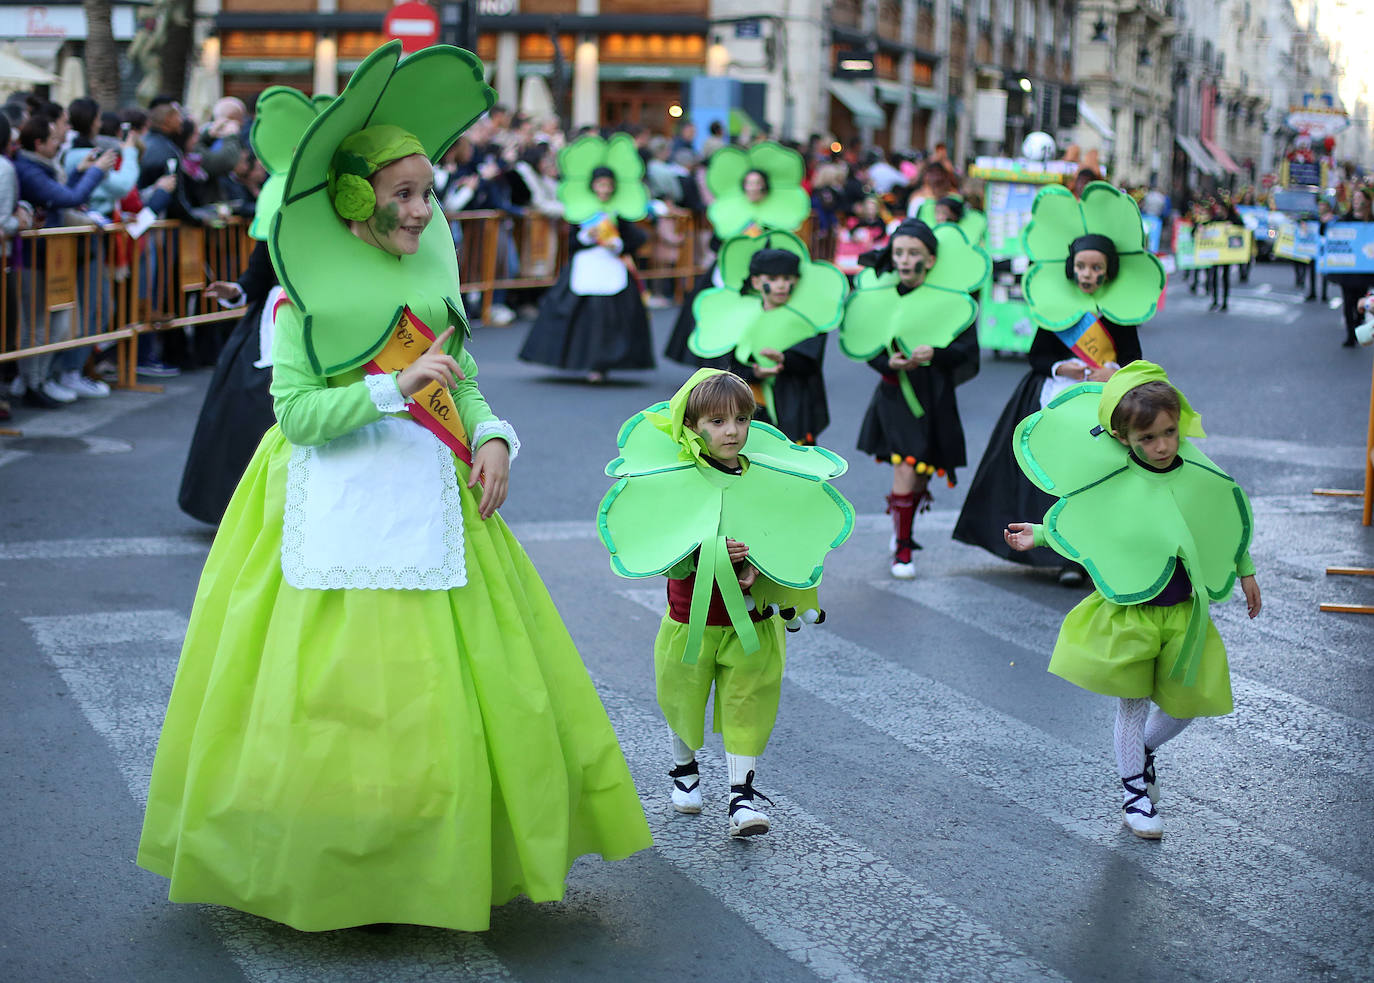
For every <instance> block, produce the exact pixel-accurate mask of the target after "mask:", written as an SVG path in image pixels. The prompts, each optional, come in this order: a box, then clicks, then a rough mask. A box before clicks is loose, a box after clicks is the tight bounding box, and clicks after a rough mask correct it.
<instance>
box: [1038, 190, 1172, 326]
mask: <svg viewBox="0 0 1374 983" xmlns="http://www.w3.org/2000/svg"><path fill="white" fill-rule="evenodd" d="M1088 233H1095V234H1097V235H1104V236H1107V237H1108V238H1110V239H1111V240H1112V242H1113V243H1114V244H1115V245H1116V251H1117V255H1118V257H1119V258H1120V261H1121V267H1120V269H1119V270H1118V272H1117V275H1116V276H1115V277H1114V278H1113V279H1112V280H1110V281H1109V282H1108V283H1106V284H1105V285H1103V286H1102V287H1100V288H1098V290H1097V292H1096V293H1094V294H1091V295H1089V294H1085V293H1083V291H1081V290H1079V289H1078V285H1077V284H1076V283H1074V282H1073V281H1072V280H1070V279H1069V278H1068V277H1067V276H1066V275H1065V263H1066V261H1067V260H1068V257H1069V245H1070V243H1072V242H1073V240H1075V239H1077V238H1078V237H1079V236H1082V235H1086V234H1088ZM1022 240H1023V244H1024V246H1025V249H1026V254H1027V255H1028V256H1029V257H1030V260H1031V266H1030V269H1029V270H1027V271H1026V275H1025V277H1024V279H1023V280H1022V289H1023V290H1024V292H1025V295H1026V302H1027V303H1028V304H1029V305H1030V311H1031V316H1032V317H1034V318H1035V320H1036V321H1038V322H1039V323H1041V324H1043V325H1045V326H1046V327H1049V328H1066V327H1068V326H1069V325H1071V324H1074V323H1076V322H1077V321H1078V320H1079V319H1080V318H1082V317H1083V315H1084V314H1088V313H1091V314H1094V315H1098V316H1101V317H1105V318H1107V319H1108V320H1110V321H1114V322H1116V323H1117V324H1142V323H1144V322H1145V321H1148V320H1149V319H1150V318H1151V317H1153V316H1154V313H1155V310H1156V309H1157V308H1158V305H1159V295H1160V293H1161V291H1163V289H1164V267H1163V265H1162V264H1161V263H1160V262H1159V259H1158V258H1157V257H1156V256H1154V254H1152V253H1150V252H1149V251H1148V249H1147V248H1146V243H1145V227H1144V224H1143V223H1142V222H1141V219H1140V206H1139V205H1137V204H1136V203H1135V199H1133V198H1132V197H1131V196H1130V195H1128V194H1126V193H1125V192H1123V191H1120V190H1118V189H1117V188H1115V187H1113V186H1112V185H1110V184H1108V183H1107V182H1106V181H1094V182H1092V183H1091V184H1089V185H1088V186H1087V188H1085V189H1084V191H1083V199H1082V201H1079V200H1078V199H1077V198H1075V197H1074V196H1073V193H1072V192H1071V191H1069V190H1068V189H1067V188H1065V187H1063V186H1062V185H1047V186H1046V187H1044V188H1041V189H1040V191H1039V192H1038V193H1037V194H1036V196H1035V202H1034V203H1033V204H1032V205H1031V220H1030V223H1029V224H1028V225H1027V226H1026V229H1025V232H1023V233H1022Z"/></svg>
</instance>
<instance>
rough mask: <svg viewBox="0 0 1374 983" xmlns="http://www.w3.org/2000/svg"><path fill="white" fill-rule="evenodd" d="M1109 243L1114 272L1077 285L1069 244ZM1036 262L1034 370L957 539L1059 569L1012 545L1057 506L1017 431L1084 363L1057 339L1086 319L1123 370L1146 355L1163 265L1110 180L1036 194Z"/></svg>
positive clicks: (1031, 283)
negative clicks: (1023, 452) (1030, 477)
mask: <svg viewBox="0 0 1374 983" xmlns="http://www.w3.org/2000/svg"><path fill="white" fill-rule="evenodd" d="M1092 236H1105V237H1107V238H1108V239H1110V240H1111V242H1112V244H1113V247H1114V248H1115V250H1116V254H1117V260H1118V262H1119V266H1118V268H1117V271H1116V275H1115V276H1113V277H1111V279H1110V280H1108V282H1107V283H1106V284H1104V285H1103V286H1101V287H1099V288H1098V289H1097V290H1096V291H1095V292H1094V293H1093V294H1091V295H1089V294H1085V293H1084V292H1083V291H1082V290H1080V289H1079V288H1078V285H1077V284H1076V283H1075V282H1074V280H1073V278H1072V273H1071V270H1070V266H1071V262H1072V261H1071V256H1072V253H1073V244H1074V242H1075V240H1080V239H1082V238H1084V237H1092ZM1022 239H1023V241H1024V245H1025V248H1026V252H1027V254H1028V255H1029V256H1030V259H1031V266H1030V269H1029V270H1028V271H1027V273H1026V277H1025V281H1024V287H1025V291H1026V300H1027V301H1028V302H1029V304H1030V312H1031V317H1032V318H1033V319H1034V320H1035V321H1036V323H1037V324H1038V325H1039V327H1038V328H1037V330H1036V332H1035V337H1034V338H1032V339H1031V346H1030V351H1029V352H1028V354H1027V359H1028V361H1029V362H1030V368H1029V370H1028V371H1027V372H1026V374H1025V375H1024V376H1022V378H1021V381H1020V382H1019V383H1017V386H1016V388H1015V389H1014V390H1013V391H1012V394H1011V397H1010V399H1008V400H1007V404H1006V406H1005V407H1003V409H1002V414H1001V416H1000V417H999V418H998V420H997V424H996V425H995V426H994V427H993V430H992V436H991V437H989V439H988V446H987V449H986V450H985V451H984V452H983V459H982V460H981V461H980V462H979V464H978V470H977V471H976V472H974V475H973V480H972V481H971V482H969V486H968V492H967V493H966V494H965V496H964V504H963V507H962V508H961V510H960V512H959V519H958V521H957V522H956V523H955V525H954V538H955V539H957V540H959V541H960V542H963V543H968V544H970V545H972V546H980V547H982V548H983V549H985V550H987V551H988V552H989V553H992V554H993V555H994V556H1000V557H1001V558H1003V559H1004V560H1011V561H1012V562H1014V563H1021V564H1026V565H1030V566H1037V567H1061V566H1063V565H1064V560H1063V558H1062V557H1060V556H1059V555H1058V554H1056V553H1055V552H1054V551H1053V550H1048V549H1034V550H1030V551H1029V552H1019V551H1017V550H1013V549H1012V548H1011V547H1009V546H1008V545H1007V542H1006V540H1005V539H1004V538H1003V536H1002V530H1003V529H1005V528H1006V525H1007V523H1008V522H1015V521H1018V520H1019V519H1020V518H1022V517H1024V516H1027V515H1043V514H1044V513H1045V511H1046V510H1047V509H1049V507H1050V506H1051V505H1052V504H1053V499H1052V498H1051V497H1050V496H1049V495H1047V494H1046V493H1045V492H1043V491H1041V490H1040V489H1039V488H1038V487H1036V486H1035V485H1034V484H1032V483H1031V482H1029V481H1027V480H1026V477H1025V476H1024V475H1023V474H1022V473H1021V468H1020V467H1019V466H1018V464H1017V461H1016V458H1015V457H1014V455H1013V453H1012V443H1013V432H1014V431H1015V429H1016V425H1017V424H1018V423H1020V422H1021V421H1022V420H1024V419H1025V418H1026V417H1028V416H1030V415H1031V414H1032V413H1035V412H1037V411H1038V410H1040V409H1043V408H1044V407H1045V406H1046V404H1048V403H1049V401H1050V400H1051V399H1053V398H1054V397H1055V396H1056V395H1058V394H1059V393H1060V392H1062V391H1063V388H1064V386H1065V385H1066V382H1065V380H1064V378H1063V377H1061V376H1057V375H1055V369H1056V367H1057V366H1058V365H1059V364H1060V363H1062V362H1065V361H1068V360H1069V359H1074V358H1078V355H1077V354H1076V353H1075V352H1074V351H1073V350H1071V349H1070V347H1069V345H1068V344H1067V343H1066V342H1065V340H1064V339H1062V338H1061V337H1060V336H1059V335H1058V334H1057V333H1056V332H1058V331H1061V330H1064V329H1066V328H1068V327H1070V326H1071V325H1074V324H1076V323H1078V322H1079V321H1080V320H1081V319H1083V318H1084V317H1085V315H1091V316H1092V317H1093V318H1096V319H1097V321H1098V322H1099V324H1100V326H1101V329H1102V331H1103V332H1105V334H1106V335H1107V336H1109V337H1110V338H1111V341H1112V345H1113V347H1114V348H1115V351H1116V358H1115V361H1116V363H1117V364H1118V365H1129V364H1130V363H1131V362H1133V361H1135V360H1136V359H1138V358H1140V356H1141V346H1140V335H1139V330H1138V326H1139V325H1141V324H1143V323H1144V322H1145V321H1147V320H1149V319H1150V318H1151V317H1153V316H1154V313H1155V309H1156V307H1157V306H1158V302H1159V294H1160V291H1161V290H1162V289H1163V287H1164V272H1163V268H1162V267H1161V266H1160V263H1159V260H1158V259H1156V258H1155V257H1154V256H1153V255H1151V254H1150V253H1149V251H1148V250H1147V249H1146V243H1145V234H1144V231H1143V226H1142V223H1141V221H1140V208H1139V206H1137V205H1136V203H1135V200H1134V199H1133V198H1131V196H1130V195H1127V194H1125V193H1123V192H1121V191H1119V190H1117V189H1116V188H1114V187H1112V185H1110V184H1108V183H1106V182H1105V181H1094V182H1092V183H1091V184H1089V185H1088V186H1087V187H1086V188H1085V189H1084V192H1083V198H1082V200H1081V201H1080V200H1079V199H1077V198H1075V197H1074V196H1073V194H1072V193H1071V192H1069V190H1068V189H1067V188H1064V187H1062V186H1059V185H1051V186H1046V187H1044V188H1042V189H1041V190H1040V192H1039V193H1038V194H1037V195H1036V196H1035V202H1034V204H1033V205H1032V206H1031V221H1030V223H1029V224H1028V225H1027V226H1026V228H1025V230H1024V231H1023V233H1022Z"/></svg>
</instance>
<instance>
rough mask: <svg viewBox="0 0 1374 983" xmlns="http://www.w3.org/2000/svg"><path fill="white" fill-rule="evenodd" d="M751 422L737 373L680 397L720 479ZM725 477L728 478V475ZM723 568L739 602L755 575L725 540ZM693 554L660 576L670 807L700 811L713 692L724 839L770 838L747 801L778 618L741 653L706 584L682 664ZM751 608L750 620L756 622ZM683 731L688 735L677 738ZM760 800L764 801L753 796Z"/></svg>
mask: <svg viewBox="0 0 1374 983" xmlns="http://www.w3.org/2000/svg"><path fill="white" fill-rule="evenodd" d="M753 418H754V393H753V392H752V391H751V390H750V388H749V386H748V384H747V383H745V382H744V380H743V379H741V378H740V377H739V376H737V375H734V374H733V373H730V372H719V373H717V374H715V375H711V376H708V377H707V378H706V379H704V380H703V381H701V382H700V383H698V384H697V385H696V386H695V387H694V388H693V389H692V391H691V393H690V394H689V395H688V397H687V409H686V411H685V412H684V413H683V418H682V422H683V426H685V427H686V428H687V429H689V430H692V431H694V432H695V433H696V434H697V435H699V436H700V437H701V440H702V450H703V451H704V453H703V454H702V457H701V460H702V462H703V464H704V465H706V466H707V467H710V468H713V469H714V470H715V471H717V472H719V474H721V475H726V476H738V475H742V474H744V469H745V468H746V467H747V465H748V462H747V461H744V460H742V459H741V458H740V453H741V452H742V451H743V450H744V445H745V442H746V441H747V440H748V438H749V424H750V421H751V420H753ZM726 480H728V478H727V479H726ZM725 545H726V549H727V550H728V551H729V556H730V563H731V565H732V566H733V567H734V569H735V573H736V574H737V575H738V578H739V586H740V590H741V591H743V592H744V594H745V595H746V596H747V595H748V594H749V591H750V588H752V587H753V586H754V581H755V580H756V579H757V577H758V570H757V569H755V567H754V566H753V564H751V563H750V562H749V559H748V558H749V547H748V545H746V544H745V543H742V542H740V541H738V540H735V539H730V538H727V539H726V540H725ZM696 569H697V554H695V553H693V554H691V555H689V556H688V557H686V558H685V559H683V560H682V561H681V562H680V563H678V564H677V566H675V567H673V568H672V569H671V570H669V571H668V611H667V613H665V614H664V616H663V622H662V624H661V625H660V626H659V630H658V638H657V639H656V640H655V642H654V681H655V683H656V686H657V690H658V705H659V707H661V708H662V710H663V715H664V717H666V718H667V720H668V726H669V728H670V729H671V730H672V733H673V769H672V770H671V771H670V772H669V773H668V774H669V776H670V777H671V778H672V779H673V791H672V796H673V808H674V809H676V810H677V811H678V812H684V813H699V812H701V786H700V780H699V778H698V770H697V761H696V749H697V748H699V747H701V746H702V744H703V743H704V739H705V733H704V730H705V716H706V704H707V701H708V700H709V699H710V696H711V687H712V685H714V686H715V689H716V714H717V719H716V725H717V727H718V728H719V729H720V731H721V735H722V737H723V738H724V741H725V761H726V766H727V768H728V770H729V773H730V835H731V836H757V835H759V834H761V833H767V832H768V825H769V821H768V816H767V814H765V813H764V812H763V811H762V810H761V809H759V808H758V807H757V804H756V803H755V802H754V796H755V794H756V793H755V791H754V786H753V783H754V766H755V764H756V763H757V761H758V757H759V755H761V754H762V753H763V749H764V747H765V746H766V745H767V743H768V737H769V734H771V733H772V730H773V724H774V722H775V721H776V720H777V716H778V699H779V697H780V695H781V693H782V668H783V661H784V644H783V631H782V625H781V623H780V622H779V620H778V619H777V618H772V617H766V616H765V617H763V618H762V619H761V620H758V621H756V624H755V629H756V631H757V632H758V640H759V648H758V651H756V652H752V653H750V652H746V651H745V649H744V647H743V646H742V645H741V643H740V639H739V635H738V633H737V632H736V631H735V629H734V628H733V627H731V624H730V616H729V614H728V613H727V612H726V609H725V601H724V598H723V597H722V596H721V592H720V589H719V588H718V587H713V588H712V591H711V606H710V608H709V610H708V612H707V615H706V632H705V638H704V644H703V645H702V647H701V648H702V651H701V655H700V657H699V658H698V659H697V660H696V662H695V663H690V664H689V663H686V662H683V656H684V655H685V654H686V649H687V638H688V634H689V631H688V620H689V612H690V609H691V604H692V590H693V587H694V586H695V584H696ZM758 607H759V606H758V605H755V609H754V611H753V612H751V614H750V618H751V620H754V619H757V618H759V611H758ZM684 735H685V736H686V739H685V740H684ZM759 798H761V799H764V800H765V801H767V799H766V797H765V796H763V795H762V794H761V793H759Z"/></svg>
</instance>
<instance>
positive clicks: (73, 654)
mask: <svg viewBox="0 0 1374 983" xmlns="http://www.w3.org/2000/svg"><path fill="white" fill-rule="evenodd" d="M24 622H25V623H26V624H27V625H28V626H29V629H30V630H31V631H32V633H33V636H34V640H35V641H36V642H37V644H38V646H39V648H40V649H41V650H42V651H43V653H44V655H45V656H46V657H47V658H48V659H49V660H50V661H51V662H52V664H53V665H54V666H55V667H56V668H57V671H58V672H59V673H60V674H61V676H62V679H63V681H65V682H66V684H67V688H68V691H69V692H70V693H71V696H72V698H73V699H74V700H75V701H76V703H77V705H78V706H79V707H80V708H81V712H82V713H83V714H84V715H85V717H86V719H87V720H88V721H89V722H90V724H91V726H92V727H93V728H94V729H95V731H96V733H98V734H99V735H100V736H101V737H102V738H104V739H105V741H106V743H107V744H109V746H110V749H111V750H112V751H113V753H114V757H115V760H116V762H117V763H118V765H119V769H120V772H121V773H122V774H123V776H124V781H125V784H126V785H127V786H128V788H129V792H130V794H131V795H132V796H133V797H134V801H136V802H137V803H138V804H139V805H140V806H142V805H143V804H144V803H145V802H146V801H147V798H148V779H149V776H150V775H151V773H152V769H153V753H154V750H155V749H156V747H157V739H158V735H159V734H160V733H161V730H162V718H163V716H164V714H165V711H166V707H167V698H168V696H169V695H170V694H171V690H172V678H173V676H174V675H175V674H176V667H177V659H178V655H179V653H180V650H181V641H182V639H183V638H184V637H185V635H186V617H185V615H183V614H181V613H179V612H177V611H169V610H152V611H111V612H104V613H98V614H81V615H65V616H45V617H30V618H25V619H24ZM131 646H132V647H134V650H133V651H130V649H129V647H131ZM131 669H132V671H131ZM134 848H135V844H132V843H131V844H129V853H130V856H131V857H132V854H133V852H134ZM201 907H202V909H203V910H204V911H205V912H206V914H207V916H208V919H209V921H210V922H211V923H212V924H213V925H214V926H215V930H216V933H217V934H218V936H219V938H220V941H221V942H222V943H223V945H224V948H225V950H226V951H227V952H228V953H229V955H230V956H231V957H232V958H233V960H234V962H236V963H237V964H238V965H239V968H240V969H242V971H243V974H244V976H245V977H246V978H247V979H248V980H249V981H250V983H376V981H378V980H385V981H387V983H435V981H439V980H463V981H468V980H472V981H477V983H486V981H492V983H497V981H500V983H509V981H512V980H514V979H515V977H514V976H513V975H512V974H511V973H510V972H509V970H507V969H506V967H505V966H504V965H502V963H501V961H500V960H499V959H498V958H497V957H496V955H495V954H494V953H493V952H492V951H491V949H489V948H488V947H487V946H486V945H485V944H484V943H483V942H482V941H481V937H480V936H479V935H476V934H474V933H470V932H450V931H446V930H443V929H430V928H421V927H418V926H398V927H397V928H396V929H395V930H394V931H393V932H391V933H389V934H387V935H367V934H364V933H358V932H298V931H296V930H295V929H292V928H288V927H287V926H285V925H280V924H278V923H276V922H273V921H269V920H268V919H265V918H258V917H256V916H254V915H249V914H245V913H244V912H240V911H235V910H234V909H232V908H222V907H219V906H216V905H203V906H201Z"/></svg>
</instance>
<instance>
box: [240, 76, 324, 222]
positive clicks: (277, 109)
mask: <svg viewBox="0 0 1374 983" xmlns="http://www.w3.org/2000/svg"><path fill="white" fill-rule="evenodd" d="M333 101H334V97H333V96H315V97H314V98H313V99H312V98H311V97H309V96H307V95H306V94H305V93H303V92H301V91H300V90H299V89H293V88H291V87H290V86H288V85H274V86H271V87H269V88H266V89H264V90H263V91H262V95H260V96H258V101H257V105H256V106H255V108H254V110H253V128H252V130H250V131H249V134H248V142H249V144H250V145H251V146H252V147H253V153H254V154H255V155H256V156H257V158H258V160H260V161H262V166H263V168H264V169H265V170H266V171H267V180H266V181H264V182H263V185H262V190H261V191H260V192H259V193H258V200H257V203H256V207H255V208H254V211H253V222H252V224H251V225H250V226H249V227H248V234H249V235H250V236H252V237H253V238H254V239H262V240H266V239H267V237H268V235H269V234H270V232H271V230H272V220H273V219H274V218H276V216H277V210H278V209H279V208H281V198H282V192H283V191H285V190H286V173H287V171H289V170H290V169H291V157H292V155H293V154H294V153H295V152H296V146H297V145H298V144H299V143H300V142H301V137H302V136H304V135H305V131H306V128H307V127H309V126H310V124H311V123H313V122H315V117H316V116H318V115H319V114H320V113H321V112H323V111H324V107H325V106H328V105H329V104H330V103H331V102H333Z"/></svg>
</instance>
